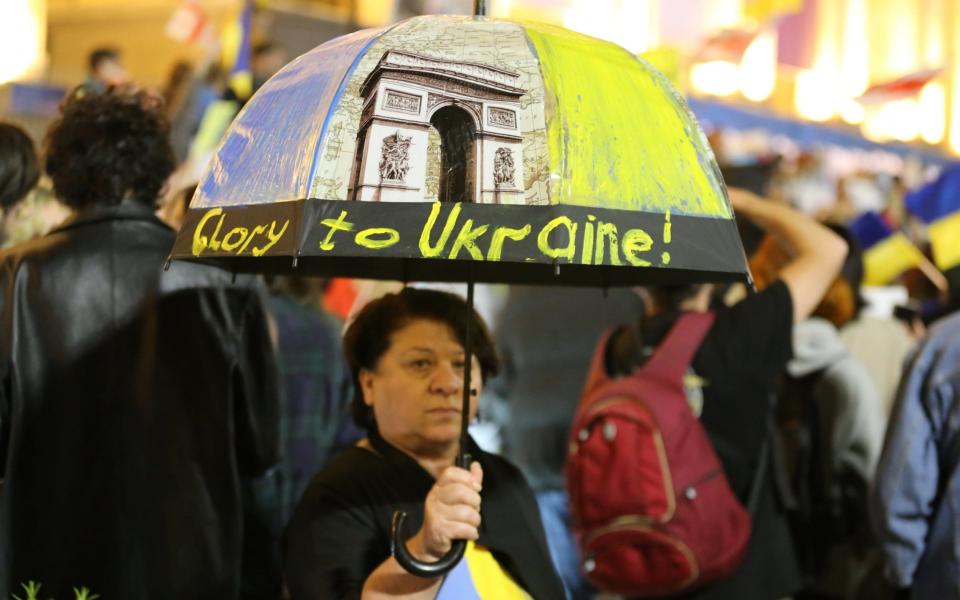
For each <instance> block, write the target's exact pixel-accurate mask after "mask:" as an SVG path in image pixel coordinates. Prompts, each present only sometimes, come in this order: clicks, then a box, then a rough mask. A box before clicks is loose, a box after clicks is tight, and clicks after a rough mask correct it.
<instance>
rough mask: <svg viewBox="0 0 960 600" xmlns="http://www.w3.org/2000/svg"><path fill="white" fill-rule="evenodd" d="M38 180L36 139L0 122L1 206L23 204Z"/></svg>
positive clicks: (13, 126) (15, 127) (7, 206)
mask: <svg viewBox="0 0 960 600" xmlns="http://www.w3.org/2000/svg"><path fill="white" fill-rule="evenodd" d="M39 177H40V172H39V171H38V169H37V152H36V150H35V149H34V147H33V140H31V139H30V136H28V135H27V134H26V133H24V131H23V130H22V129H20V128H19V127H17V126H16V125H11V124H9V123H0V207H2V208H4V209H7V208H10V207H12V206H13V205H15V204H16V203H17V202H20V200H22V199H23V197H24V196H26V195H27V192H29V191H30V190H31V189H33V186H35V185H36V184H37V179H39Z"/></svg>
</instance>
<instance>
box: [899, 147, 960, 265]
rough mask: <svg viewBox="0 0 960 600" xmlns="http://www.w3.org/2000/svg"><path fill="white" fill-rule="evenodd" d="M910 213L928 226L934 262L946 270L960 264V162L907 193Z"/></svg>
mask: <svg viewBox="0 0 960 600" xmlns="http://www.w3.org/2000/svg"><path fill="white" fill-rule="evenodd" d="M905 203H906V205H907V211H908V212H909V213H910V214H912V215H914V216H916V217H919V218H920V219H921V220H922V221H923V222H924V223H926V224H927V227H928V229H927V233H928V235H929V236H930V247H931V250H932V251H933V261H934V263H935V264H936V265H937V267H938V268H939V269H940V270H942V271H946V270H947V269H951V268H953V267H956V266H958V265H960V163H958V164H954V165H952V166H950V167H947V168H946V169H944V171H943V173H941V175H940V177H938V178H937V179H936V180H935V181H933V182H932V183H929V184H927V185H925V186H923V187H921V188H919V189H916V190H914V191H912V192H910V193H909V194H907V197H906V201H905Z"/></svg>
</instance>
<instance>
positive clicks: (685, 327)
mask: <svg viewBox="0 0 960 600" xmlns="http://www.w3.org/2000/svg"><path fill="white" fill-rule="evenodd" d="M714 319H715V315H714V314H713V312H685V313H683V314H682V315H680V318H679V319H677V322H676V323H675V324H674V326H673V328H672V329H670V333H668V334H667V337H666V338H665V339H664V340H663V342H661V343H660V345H659V346H658V347H657V350H656V352H654V354H653V356H652V357H651V358H650V360H649V361H647V363H646V364H645V365H644V366H643V369H651V371H652V372H655V373H660V374H661V375H662V376H663V377H664V378H666V379H668V380H671V381H676V380H680V379H682V378H683V375H684V373H686V370H687V367H688V366H689V365H690V363H691V362H692V361H693V357H694V356H695V355H696V353H697V349H698V348H700V344H701V343H702V342H703V338H705V337H706V336H707V332H709V331H710V328H711V327H712V326H713V321H714Z"/></svg>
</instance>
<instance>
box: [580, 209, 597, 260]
mask: <svg viewBox="0 0 960 600" xmlns="http://www.w3.org/2000/svg"><path fill="white" fill-rule="evenodd" d="M596 220H597V218H596V217H595V216H593V215H587V222H586V223H584V224H583V250H582V252H581V254H580V262H581V263H583V264H585V265H590V264H593V260H592V259H593V221H596Z"/></svg>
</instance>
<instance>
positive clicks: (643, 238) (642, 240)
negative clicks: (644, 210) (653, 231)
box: [623, 229, 670, 267]
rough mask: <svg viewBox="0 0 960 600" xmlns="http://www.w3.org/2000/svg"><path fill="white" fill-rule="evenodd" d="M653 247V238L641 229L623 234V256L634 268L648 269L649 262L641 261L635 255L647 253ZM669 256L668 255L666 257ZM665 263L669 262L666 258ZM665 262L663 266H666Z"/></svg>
mask: <svg viewBox="0 0 960 600" xmlns="http://www.w3.org/2000/svg"><path fill="white" fill-rule="evenodd" d="M652 247H653V238H651V237H650V235H649V234H648V233H647V232H646V231H644V230H642V229H631V230H629V231H627V232H626V233H625V234H623V256H624V258H626V259H627V262H628V263H630V264H631V265H633V266H635V267H649V266H650V261H647V260H643V259H642V258H640V257H639V256H637V254H639V253H640V252H647V251H649V250H650V248H652ZM668 256H669V255H668ZM666 262H670V259H669V258H667V260H666ZM666 262H665V263H664V264H666Z"/></svg>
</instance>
